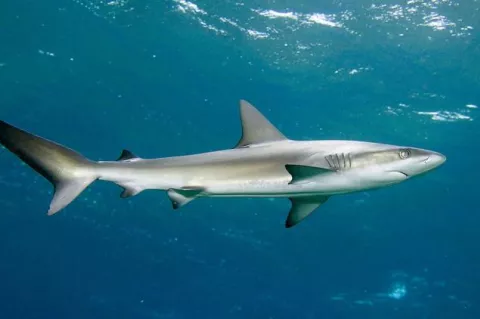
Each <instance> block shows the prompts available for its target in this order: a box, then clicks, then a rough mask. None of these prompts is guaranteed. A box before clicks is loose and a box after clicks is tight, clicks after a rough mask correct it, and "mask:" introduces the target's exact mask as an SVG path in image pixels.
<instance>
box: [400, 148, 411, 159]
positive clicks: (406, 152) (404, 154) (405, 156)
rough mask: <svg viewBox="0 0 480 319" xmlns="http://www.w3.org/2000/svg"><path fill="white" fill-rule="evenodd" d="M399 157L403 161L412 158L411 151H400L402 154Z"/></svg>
mask: <svg viewBox="0 0 480 319" xmlns="http://www.w3.org/2000/svg"><path fill="white" fill-rule="evenodd" d="M398 156H400V158H401V159H405V158H408V157H409V156H410V150H406V149H405V150H400V152H398Z"/></svg>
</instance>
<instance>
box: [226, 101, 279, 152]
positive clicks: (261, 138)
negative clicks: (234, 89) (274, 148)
mask: <svg viewBox="0 0 480 319" xmlns="http://www.w3.org/2000/svg"><path fill="white" fill-rule="evenodd" d="M240 118H241V121H242V138H241V139H240V141H239V142H238V144H237V145H236V146H235V147H236V148H238V147H247V146H249V145H252V144H259V143H267V142H274V141H282V140H287V138H286V137H285V135H283V134H282V133H281V132H280V131H279V130H278V129H277V128H276V127H275V126H273V124H272V123H270V121H269V120H268V119H267V118H265V116H263V115H262V113H260V112H259V111H258V110H257V109H256V108H255V107H254V106H253V105H251V104H250V103H248V102H247V101H245V100H240Z"/></svg>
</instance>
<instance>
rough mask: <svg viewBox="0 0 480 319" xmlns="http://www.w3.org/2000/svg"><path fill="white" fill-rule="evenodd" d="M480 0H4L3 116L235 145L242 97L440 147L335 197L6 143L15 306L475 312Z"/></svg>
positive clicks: (1, 312) (62, 312)
mask: <svg viewBox="0 0 480 319" xmlns="http://www.w3.org/2000/svg"><path fill="white" fill-rule="evenodd" d="M479 8H480V2H479V1H478V0H465V1H460V0H409V1H393V0H392V1H390V0H389V1H366V0H359V1H352V0H343V1H313V0H302V1H290V0H283V1H275V0H273V1H256V0H249V1H241V0H239V1H229V0H228V1H222V2H219V1H212V0H192V1H187V0H164V1H150V0H112V1H108V0H106V1H105V0H70V1H58V0H52V1H46V2H44V1H32V0H25V1H2V2H0V92H1V94H0V118H1V119H2V120H6V121H8V122H11V123H13V124H15V125H17V126H19V127H21V128H24V129H27V130H29V131H31V132H34V133H36V134H39V135H41V136H44V137H46V138H49V139H52V140H55V141H57V142H60V143H62V144H65V145H67V146H69V147H71V148H73V149H75V150H78V151H80V152H81V153H82V154H84V155H85V156H87V157H88V158H91V159H98V160H113V159H116V158H117V157H118V155H119V154H120V151H121V150H122V149H124V148H126V149H129V150H131V151H133V152H134V153H136V154H138V155H139V156H141V157H163V156H172V155H184V154H192V153H197V152H205V151H212V150H218V149H225V148H231V147H232V146H234V145H235V144H236V142H237V141H238V139H239V137H240V122H239V116H238V101H239V100H240V99H246V100H248V101H250V102H251V103H252V104H254V105H255V106H257V107H258V109H259V110H260V111H261V112H262V113H264V114H265V115H266V116H267V117H268V118H269V119H270V120H271V121H272V122H273V123H274V124H275V125H276V126H277V127H278V128H279V129H280V130H281V131H282V132H283V133H284V134H285V135H287V136H288V137H290V138H293V139H352V140H365V141H373V142H380V143H389V144H397V145H409V146H416V147H421V148H426V149H431V150H436V151H438V152H441V153H443V154H445V155H446V156H447V158H448V160H447V162H446V163H445V164H444V165H443V166H442V167H440V168H439V169H437V170H435V171H434V172H431V173H429V174H427V175H425V176H422V177H419V178H417V179H412V180H410V181H407V182H405V183H403V184H399V185H396V186H392V187H389V188H386V189H381V190H377V191H371V192H362V193H358V194H352V195H344V196H337V197H334V198H332V199H331V200H330V201H329V202H328V203H327V204H325V206H323V207H322V208H321V209H319V210H318V211H316V212H315V214H313V215H312V216H311V217H309V219H308V220H305V221H304V222H303V223H301V224H299V225H298V226H296V227H294V228H291V229H285V228H284V221H285V218H286V214H287V212H288V209H289V205H290V203H289V201H288V200H286V199H275V200H269V199H228V198H224V199H223V198H222V199H200V200H197V201H194V202H192V203H191V204H189V205H187V206H185V207H183V208H182V209H181V210H178V211H173V210H172V209H171V204H170V202H169V200H168V198H167V197H166V195H165V194H164V193H162V192H154V191H151V192H150V191H149V192H143V193H141V194H139V195H138V196H135V197H132V198H130V199H120V198H119V193H120V189H119V187H118V186H115V185H113V184H108V183H102V182H98V183H95V184H93V185H92V186H91V187H90V188H89V189H88V190H87V191H86V192H85V193H83V194H82V195H81V196H80V197H79V198H78V199H77V200H76V201H75V202H74V203H72V204H71V205H70V206H68V207H67V208H66V209H65V210H64V211H62V212H61V213H58V214H56V215H54V216H51V217H47V216H46V211H47V209H48V205H49V202H50V198H51V194H52V188H51V186H50V184H49V183H48V182H47V181H45V180H44V179H43V178H42V177H40V176H38V174H36V173H35V172H34V171H33V170H31V169H30V168H29V167H27V166H25V165H23V164H22V163H21V162H20V161H19V160H18V159H17V158H16V157H14V156H13V155H12V154H10V153H9V152H7V151H3V152H2V153H1V155H0V283H1V285H0V291H1V296H2V298H1V299H0V300H1V301H0V318H152V319H160V318H161V319H167V318H171V319H177V318H179V319H185V318H222V319H223V318H259V319H260V318H265V319H283V318H289V319H291V318H296V319H303V318H305V319H313V318H355V319H359V318H382V319H383V318H389V319H396V318H419V319H424V318H435V319H443V318H455V319H464V318H479V317H480V308H479V300H480V294H479V293H478V286H479V283H480V275H479V271H478V268H479V265H480V252H479V250H478V247H477V243H478V242H479V240H480V235H479V232H478V229H479V226H480V215H479V210H478V203H477V202H478V201H477V198H478V180H479V177H480V174H479V170H478V157H479V156H480V149H479V147H480V146H479V145H480V144H479V140H480V139H479V138H480V127H479V125H478V120H479V117H478V112H480V110H478V107H477V106H479V107H480V90H479V88H480V62H479V58H480V36H479V31H478V30H480V9H479Z"/></svg>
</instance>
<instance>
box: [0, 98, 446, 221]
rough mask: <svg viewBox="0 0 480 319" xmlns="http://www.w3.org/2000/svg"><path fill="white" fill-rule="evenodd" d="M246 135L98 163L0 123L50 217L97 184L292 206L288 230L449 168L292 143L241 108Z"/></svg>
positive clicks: (405, 157) (397, 153) (411, 150)
mask: <svg viewBox="0 0 480 319" xmlns="http://www.w3.org/2000/svg"><path fill="white" fill-rule="evenodd" d="M240 122H241V131H242V135H241V138H240V140H239V141H238V143H237V144H236V145H232V147H231V148H228V149H223V150H218V151H212V152H205V153H197V154H190V155H182V156H172V157H162V158H153V159H152V158H141V157H139V156H137V155H135V154H134V153H132V152H131V151H129V150H123V151H122V152H121V154H120V156H119V157H118V158H117V159H116V160H113V161H94V160H90V159H87V158H86V157H84V156H83V155H81V154H80V153H78V152H76V151H74V150H72V149H70V148H68V147H66V146H64V145H61V144H58V143H56V142H54V141H51V140H48V139H46V138H43V137H40V136H37V135H34V134H32V133H30V132H27V131H24V130H22V129H20V128H18V127H15V126H13V125H12V124H9V123H7V122H4V121H0V143H1V144H2V145H3V146H4V147H5V148H6V149H8V150H9V151H10V152H12V153H13V154H14V155H16V156H17V157H18V158H19V159H21V160H22V161H23V162H24V163H26V164H27V165H28V166H30V167H31V168H32V169H33V170H35V171H36V172H38V173H39V174H40V175H42V176H43V177H44V178H46V179H47V180H48V181H50V183H51V184H52V185H53V189H54V192H53V198H52V199H51V202H50V207H49V209H48V212H47V215H53V214H55V213H57V212H59V211H61V210H63V209H64V208H65V207H66V206H67V205H69V204H70V203H71V202H72V201H74V200H75V199H76V198H77V197H78V196H80V194H81V193H82V192H83V191H84V190H85V189H86V188H87V187H89V185H90V184H91V183H93V182H94V181H96V180H103V181H108V182H113V183H115V184H117V185H119V186H120V187H121V188H122V189H123V191H122V192H121V194H120V197H122V198H129V197H132V196H135V195H137V194H139V193H141V192H142V191H145V190H161V191H164V192H166V194H167V196H168V198H169V199H170V201H171V204H172V207H173V209H179V208H181V207H183V206H185V205H186V204H188V203H190V202H191V201H193V200H195V199H197V198H202V197H271V198H278V197H281V198H288V199H289V200H290V201H291V206H290V210H289V212H288V215H287V217H286V220H285V227H286V228H290V227H293V226H295V225H297V224H298V223H300V222H301V221H303V220H304V219H305V218H307V217H308V216H310V215H311V214H312V212H313V211H315V210H316V209H317V208H319V207H320V206H322V205H323V204H325V203H326V202H327V201H328V199H329V198H330V197H332V196H336V195H342V194H348V193H354V192H363V191H368V190H373V189H379V188H383V187H387V186H390V185H394V184H398V183H401V182H404V181H406V180H409V179H411V178H413V177H416V176H420V175H423V174H424V173H426V172H429V171H431V170H433V169H435V168H437V167H439V166H440V165H442V164H443V163H444V162H445V161H446V157H445V155H443V154H441V153H438V152H434V151H430V150H426V149H421V148H415V147H407V146H396V145H389V144H382V143H374V142H366V141H353V140H294V139H291V138H287V137H286V136H285V135H284V134H283V133H282V132H280V131H279V130H278V129H277V127H275V126H274V125H273V124H272V123H271V122H270V121H269V120H268V119H267V118H266V117H265V116H264V115H263V114H262V113H261V112H260V111H259V110H258V109H257V108H256V107H254V106H253V105H252V104H250V103H249V102H247V101H245V100H240Z"/></svg>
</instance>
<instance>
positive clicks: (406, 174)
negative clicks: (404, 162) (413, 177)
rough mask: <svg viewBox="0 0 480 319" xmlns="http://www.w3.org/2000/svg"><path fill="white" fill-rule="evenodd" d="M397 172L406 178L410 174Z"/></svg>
mask: <svg viewBox="0 0 480 319" xmlns="http://www.w3.org/2000/svg"><path fill="white" fill-rule="evenodd" d="M397 172H398V173H400V174H403V175H405V177H408V174H407V173H404V172H402V171H397Z"/></svg>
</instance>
